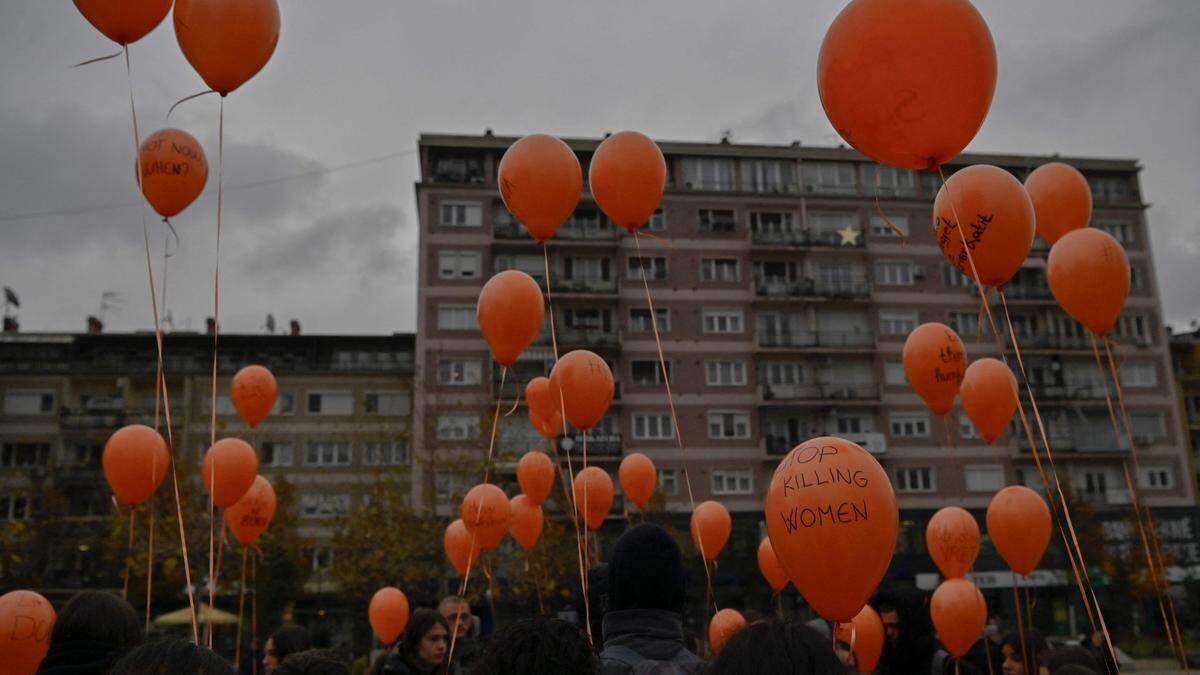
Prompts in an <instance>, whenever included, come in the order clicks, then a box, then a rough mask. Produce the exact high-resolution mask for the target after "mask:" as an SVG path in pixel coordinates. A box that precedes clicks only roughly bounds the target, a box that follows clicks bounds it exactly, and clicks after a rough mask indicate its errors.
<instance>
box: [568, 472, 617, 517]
mask: <svg viewBox="0 0 1200 675" xmlns="http://www.w3.org/2000/svg"><path fill="white" fill-rule="evenodd" d="M572 492H574V496H575V504H576V507H575V508H576V509H577V510H578V511H579V512H580V513H582V514H583V520H584V522H585V523H587V527H588V529H589V530H598V529H600V526H601V525H603V524H604V519H605V517H607V516H608V511H609V509H611V508H612V503H613V482H612V478H609V477H608V474H607V473H605V472H604V471H603V470H602V469H599V468H597V467H594V466H589V467H587V468H586V469H584V470H583V471H580V472H579V473H577V474H575V483H574V488H573V489H572Z"/></svg>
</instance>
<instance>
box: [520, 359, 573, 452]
mask: <svg viewBox="0 0 1200 675" xmlns="http://www.w3.org/2000/svg"><path fill="white" fill-rule="evenodd" d="M525 405H526V406H528V408H529V424H530V425H531V426H532V427H533V428H534V430H535V431H537V432H538V435H539V436H541V437H542V438H544V439H546V440H547V441H550V449H551V451H553V452H554V455H555V456H556V457H557V456H558V447H557V446H556V445H555V444H554V439H556V438H558V436H559V434H561V433H563V432H564V431H565V429H564V427H563V415H562V402H561V401H559V400H558V397H557V396H555V395H554V394H552V393H551V391H550V378H548V377H540V376H539V377H535V378H533V379H531V380H530V381H529V383H528V384H526V385H525Z"/></svg>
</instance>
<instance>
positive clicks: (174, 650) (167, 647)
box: [109, 640, 237, 675]
mask: <svg viewBox="0 0 1200 675" xmlns="http://www.w3.org/2000/svg"><path fill="white" fill-rule="evenodd" d="M109 675H237V671H235V670H234V669H233V666H231V665H229V664H228V663H226V662H225V659H222V658H221V657H220V656H217V655H216V654H214V653H213V652H212V651H211V650H208V649H205V648H204V647H200V646H197V645H196V644H194V643H191V642H187V641H184V640H162V641H159V642H148V643H146V644H144V645H142V646H140V647H137V648H135V649H133V650H132V651H130V652H129V653H128V654H126V655H125V656H124V657H122V658H121V660H120V661H117V663H116V665H114V666H113V669H112V671H111V672H110V673H109Z"/></svg>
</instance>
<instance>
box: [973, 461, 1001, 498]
mask: <svg viewBox="0 0 1200 675" xmlns="http://www.w3.org/2000/svg"><path fill="white" fill-rule="evenodd" d="M963 475H964V476H965V477H966V483H967V491H968V492H996V491H997V490H999V489H1000V488H1002V487H1004V468H1003V467H999V466H990V465H986V464H980V465H967V467H966V468H965V469H963Z"/></svg>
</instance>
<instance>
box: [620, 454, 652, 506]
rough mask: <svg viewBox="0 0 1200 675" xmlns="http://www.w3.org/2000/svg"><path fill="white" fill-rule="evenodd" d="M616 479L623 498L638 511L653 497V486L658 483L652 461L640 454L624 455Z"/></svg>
mask: <svg viewBox="0 0 1200 675" xmlns="http://www.w3.org/2000/svg"><path fill="white" fill-rule="evenodd" d="M617 478H618V479H619V480H620V481H621V489H622V490H624V491H625V496H626V497H629V500H630V501H632V502H633V503H634V504H637V507H638V508H639V509H644V508H646V503H647V502H649V501H650V497H652V496H654V485H655V484H656V483H657V482H658V472H657V471H656V470H655V469H654V460H652V459H650V458H649V457H647V456H645V455H643V454H642V453H640V452H635V453H633V454H630V455H626V456H625V459H623V460H621V468H619V469H618V470H617Z"/></svg>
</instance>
